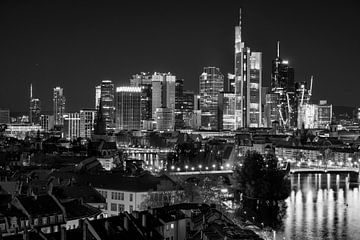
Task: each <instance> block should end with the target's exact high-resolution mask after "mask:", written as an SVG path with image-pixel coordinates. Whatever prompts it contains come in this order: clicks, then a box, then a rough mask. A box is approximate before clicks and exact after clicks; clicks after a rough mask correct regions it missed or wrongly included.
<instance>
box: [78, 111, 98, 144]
mask: <svg viewBox="0 0 360 240" xmlns="http://www.w3.org/2000/svg"><path fill="white" fill-rule="evenodd" d="M95 117H96V110H95V109H81V110H80V137H81V138H91V136H92V132H93V131H94V124H95Z"/></svg>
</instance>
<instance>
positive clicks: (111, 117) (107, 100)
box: [100, 80, 115, 131]
mask: <svg viewBox="0 0 360 240" xmlns="http://www.w3.org/2000/svg"><path fill="white" fill-rule="evenodd" d="M100 86H101V93H100V96H101V106H102V113H103V117H104V119H105V123H106V130H107V131H109V130H110V131H111V130H113V129H114V125H115V124H114V123H115V99H114V93H115V88H114V84H113V83H112V81H111V80H102V82H101V85H100Z"/></svg>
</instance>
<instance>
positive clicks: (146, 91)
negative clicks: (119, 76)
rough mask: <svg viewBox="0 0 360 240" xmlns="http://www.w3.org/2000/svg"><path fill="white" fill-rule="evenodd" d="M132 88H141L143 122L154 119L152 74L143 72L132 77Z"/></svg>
mask: <svg viewBox="0 0 360 240" xmlns="http://www.w3.org/2000/svg"><path fill="white" fill-rule="evenodd" d="M130 86H132V87H141V121H142V122H144V121H150V120H151V119H152V74H150V73H145V72H141V73H140V74H135V75H132V78H131V79H130Z"/></svg>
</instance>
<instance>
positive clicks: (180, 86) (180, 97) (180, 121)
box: [175, 79, 185, 129]
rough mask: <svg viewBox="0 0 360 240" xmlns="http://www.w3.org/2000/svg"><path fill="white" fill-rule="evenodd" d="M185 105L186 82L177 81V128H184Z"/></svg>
mask: <svg viewBox="0 0 360 240" xmlns="http://www.w3.org/2000/svg"><path fill="white" fill-rule="evenodd" d="M183 104H184V80H183V79H176V82H175V128H176V129H180V128H184V126H185V124H184V116H183V108H184V106H183Z"/></svg>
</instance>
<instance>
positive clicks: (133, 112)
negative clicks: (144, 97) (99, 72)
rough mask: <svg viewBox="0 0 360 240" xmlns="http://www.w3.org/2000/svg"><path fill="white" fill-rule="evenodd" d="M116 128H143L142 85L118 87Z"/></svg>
mask: <svg viewBox="0 0 360 240" xmlns="http://www.w3.org/2000/svg"><path fill="white" fill-rule="evenodd" d="M115 122H116V129H117V130H140V129H141V87H117V88H116V121H115Z"/></svg>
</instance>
